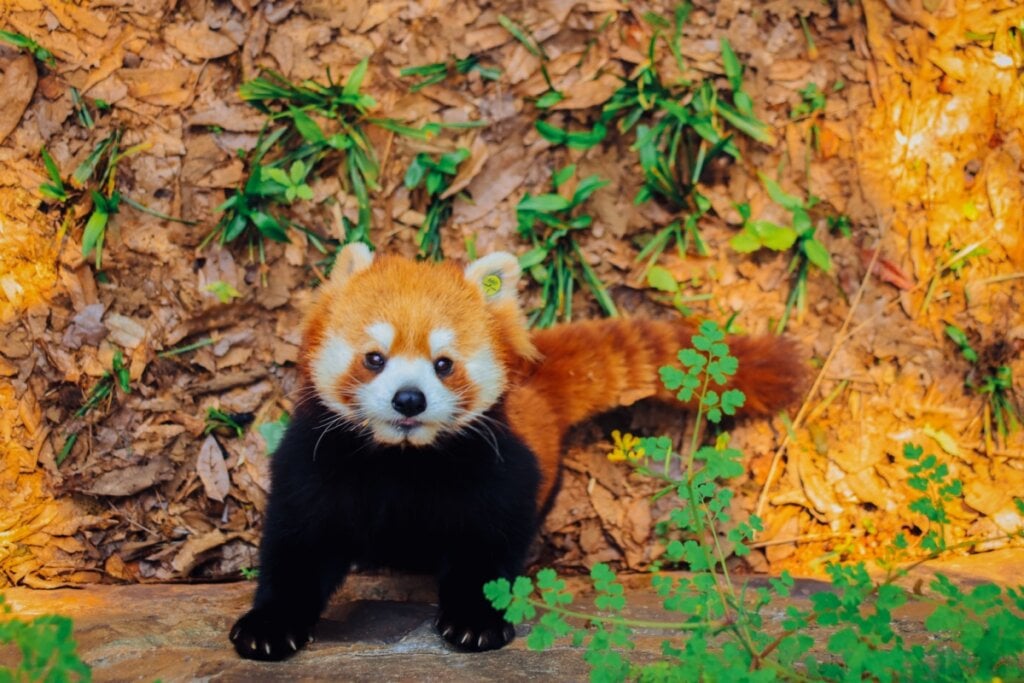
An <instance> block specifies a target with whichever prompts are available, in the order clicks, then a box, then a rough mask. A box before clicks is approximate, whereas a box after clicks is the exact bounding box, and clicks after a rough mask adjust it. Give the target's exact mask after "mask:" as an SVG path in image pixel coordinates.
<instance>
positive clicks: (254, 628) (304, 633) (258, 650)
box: [228, 609, 313, 662]
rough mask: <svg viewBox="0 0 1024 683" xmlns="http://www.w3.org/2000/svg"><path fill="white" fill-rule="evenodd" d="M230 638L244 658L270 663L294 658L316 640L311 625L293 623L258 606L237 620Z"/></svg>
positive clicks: (236, 650)
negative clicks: (304, 626) (303, 625)
mask: <svg viewBox="0 0 1024 683" xmlns="http://www.w3.org/2000/svg"><path fill="white" fill-rule="evenodd" d="M228 638H229V639H230V640H231V642H232V644H234V646H235V652H237V653H238V654H239V655H241V656H242V657H245V658H246V659H260V660H263V661H268V662H276V661H280V660H282V659H285V658H287V657H291V656H292V655H293V654H295V653H296V652H298V651H299V650H300V649H301V648H303V647H305V646H306V645H307V644H308V643H311V642H313V634H312V633H311V632H310V630H309V629H308V628H303V627H296V626H294V625H290V624H288V623H286V620H283V619H281V617H280V616H278V615H274V614H271V613H268V612H266V611H263V610H258V609H253V610H249V612H247V613H246V614H245V615H244V616H243V617H242V618H241V619H239V620H238V621H236V622H235V625H234V626H233V627H231V633H230V634H229V635H228Z"/></svg>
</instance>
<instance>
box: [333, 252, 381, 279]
mask: <svg viewBox="0 0 1024 683" xmlns="http://www.w3.org/2000/svg"><path fill="white" fill-rule="evenodd" d="M371 263H373V252H371V251H370V248H369V247H367V246H366V245H365V244H363V243H362V242H353V243H352V244H349V245H346V246H345V248H343V249H342V250H341V251H340V252H338V257H337V259H335V261H334V268H332V269H331V283H332V284H336V285H337V284H341V283H342V282H345V280H348V279H349V278H350V277H352V276H353V275H355V274H356V273H358V272H359V271H361V270H366V269H367V268H369V267H370V264H371Z"/></svg>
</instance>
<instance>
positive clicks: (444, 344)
mask: <svg viewBox="0 0 1024 683" xmlns="http://www.w3.org/2000/svg"><path fill="white" fill-rule="evenodd" d="M428 341H429V342H430V357H431V358H437V357H438V356H439V355H441V352H442V351H446V350H448V349H449V347H451V345H452V344H454V343H455V333H454V332H452V331H451V330H449V329H448V328H446V327H439V328H437V329H436V330H434V331H433V332H431V333H430V337H429V338H428Z"/></svg>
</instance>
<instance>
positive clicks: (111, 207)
mask: <svg viewBox="0 0 1024 683" xmlns="http://www.w3.org/2000/svg"><path fill="white" fill-rule="evenodd" d="M121 137H122V130H121V129H120V128H117V129H115V130H114V131H113V132H112V133H110V135H108V136H107V137H105V138H103V139H102V140H100V141H99V142H98V143H96V146H95V147H93V149H92V151H91V152H90V153H89V155H88V156H87V157H86V158H85V160H84V161H83V162H82V163H81V164H79V165H78V167H77V168H76V169H75V170H74V172H73V173H72V174H71V178H70V180H69V181H68V182H67V183H65V181H64V180H63V179H62V178H61V175H60V170H59V169H58V168H57V164H56V163H55V162H54V160H53V157H52V156H50V153H49V151H47V149H46V148H45V147H43V148H42V149H41V150H40V155H41V156H42V158H43V165H44V166H45V167H46V174H47V175H48V176H49V178H50V182H48V183H43V184H42V185H40V186H39V193H40V194H42V195H43V197H45V198H46V199H47V200H48V201H51V202H54V203H57V204H62V205H64V213H63V219H62V226H61V234H63V233H64V232H65V231H67V230H68V228H70V227H71V224H72V222H73V221H74V211H72V210H71V206H69V204H71V203H73V202H74V201H77V200H79V199H82V198H83V197H86V196H87V197H88V198H89V199H88V201H91V203H92V206H91V208H90V209H89V210H88V216H89V217H88V219H86V221H85V226H84V227H83V228H82V256H84V257H89V256H90V255H94V257H95V264H96V270H97V271H102V270H103V243H104V241H105V240H106V235H107V227H108V226H109V224H110V220H111V218H113V217H114V216H115V215H116V214H118V213H119V212H120V210H121V204H122V202H123V203H124V204H127V205H128V206H130V207H132V208H133V209H135V210H137V211H142V212H143V213H148V214H150V215H151V216H156V217H157V218H160V219H162V220H167V221H176V222H179V223H185V224H187V225H194V224H195V222H194V221H186V220H182V219H180V218H174V217H173V216H168V215H166V214H164V213H161V212H159V211H156V210H154V209H151V208H149V207H148V206H146V205H144V204H141V203H139V202H137V201H135V200H134V199H132V198H131V197H128V196H126V195H122V194H121V192H120V191H119V190H118V189H117V169H118V165H119V164H120V163H121V162H122V161H123V160H124V159H127V158H128V157H131V156H134V155H136V154H139V153H140V152H143V151H145V150H146V149H148V148H149V144H148V143H140V144H137V145H132V146H131V147H128V148H125V149H122V148H121ZM68 185H70V186H71V188H74V189H71V188H69V187H68Z"/></svg>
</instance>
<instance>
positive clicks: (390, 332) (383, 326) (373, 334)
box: [366, 322, 395, 355]
mask: <svg viewBox="0 0 1024 683" xmlns="http://www.w3.org/2000/svg"><path fill="white" fill-rule="evenodd" d="M366 334H367V336H369V337H370V339H372V340H373V341H375V342H377V343H378V344H380V350H381V353H383V354H384V355H387V353H388V352H389V351H391V344H392V343H393V342H394V341H395V328H394V327H392V326H391V324H390V323H384V322H380V323H374V324H372V325H369V326H368V327H367V328H366Z"/></svg>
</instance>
